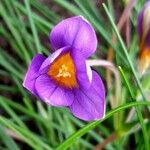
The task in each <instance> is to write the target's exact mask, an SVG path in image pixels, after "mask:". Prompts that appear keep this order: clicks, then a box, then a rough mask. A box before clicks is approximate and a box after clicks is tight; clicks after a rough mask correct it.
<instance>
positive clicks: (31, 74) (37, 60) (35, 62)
mask: <svg viewBox="0 0 150 150" xmlns="http://www.w3.org/2000/svg"><path fill="white" fill-rule="evenodd" d="M45 59H46V57H45V56H43V55H42V54H37V55H36V56H35V57H34V58H33V59H32V62H31V64H30V66H29V68H28V71H27V73H26V75H25V78H24V81H23V86H24V87H25V88H26V89H28V90H29V91H30V92H31V93H33V94H35V95H37V93H36V90H35V87H34V86H35V80H36V78H37V77H38V76H39V68H40V66H41V65H42V63H43V61H44V60H45Z"/></svg>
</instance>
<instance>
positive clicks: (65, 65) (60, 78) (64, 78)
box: [47, 53, 78, 88]
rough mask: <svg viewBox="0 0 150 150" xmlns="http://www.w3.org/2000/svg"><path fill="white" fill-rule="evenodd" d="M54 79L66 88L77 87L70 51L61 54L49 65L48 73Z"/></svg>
mask: <svg viewBox="0 0 150 150" xmlns="http://www.w3.org/2000/svg"><path fill="white" fill-rule="evenodd" d="M47 74H48V75H49V76H50V77H51V78H53V79H54V81H55V82H56V83H57V84H59V85H61V86H64V87H66V88H74V87H77V86H78V85H77V80H76V75H75V74H76V69H75V65H74V62H73V60H72V58H71V56H70V53H66V54H63V55H62V56H60V57H59V58H57V59H56V60H55V61H54V62H53V63H52V65H51V66H50V68H49V70H48V73H47Z"/></svg>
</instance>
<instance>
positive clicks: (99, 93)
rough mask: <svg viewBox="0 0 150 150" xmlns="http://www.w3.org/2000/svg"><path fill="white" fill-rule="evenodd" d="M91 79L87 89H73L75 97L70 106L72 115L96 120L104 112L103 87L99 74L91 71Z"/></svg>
mask: <svg viewBox="0 0 150 150" xmlns="http://www.w3.org/2000/svg"><path fill="white" fill-rule="evenodd" d="M92 73H93V79H92V83H91V86H90V87H89V89H88V90H84V89H78V90H76V91H74V94H75V98H74V101H73V103H72V105H71V106H70V110H71V112H72V113H73V115H74V116H76V117H78V118H80V119H82V120H85V121H91V120H98V119H101V118H103V117H104V114H105V89H104V85H103V82H102V80H101V78H100V77H99V75H98V74H97V73H96V72H95V71H92Z"/></svg>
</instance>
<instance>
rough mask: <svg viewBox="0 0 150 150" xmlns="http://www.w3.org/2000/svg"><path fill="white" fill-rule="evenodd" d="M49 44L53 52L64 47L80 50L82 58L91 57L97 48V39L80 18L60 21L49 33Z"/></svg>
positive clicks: (87, 24) (85, 21)
mask: <svg viewBox="0 0 150 150" xmlns="http://www.w3.org/2000/svg"><path fill="white" fill-rule="evenodd" d="M50 42H51V46H52V47H53V48H54V50H57V49H59V48H61V47H64V46H71V47H72V48H75V50H78V49H80V50H81V51H82V53H83V55H84V57H89V56H91V55H92V54H93V53H94V52H95V50H96V47H97V38H96V34H95V31H94V29H93V27H92V26H91V25H90V23H89V22H88V21H87V20H85V19H84V18H83V17H81V16H76V17H71V18H68V19H65V20H63V21H61V22H60V23H59V24H58V25H56V26H55V27H54V28H53V30H52V32H51V33H50Z"/></svg>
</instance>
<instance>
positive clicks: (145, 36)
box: [137, 1, 150, 74]
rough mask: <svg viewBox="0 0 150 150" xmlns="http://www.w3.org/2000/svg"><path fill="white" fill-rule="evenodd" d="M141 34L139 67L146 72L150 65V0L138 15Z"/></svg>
mask: <svg viewBox="0 0 150 150" xmlns="http://www.w3.org/2000/svg"><path fill="white" fill-rule="evenodd" d="M137 29H138V36H139V49H140V52H139V63H138V69H139V72H140V73H141V74H144V73H145V72H146V70H147V69H148V68H149V66H150V1H147V2H146V3H145V5H144V7H143V9H142V10H141V12H140V13H139V15H138V22H137Z"/></svg>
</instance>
